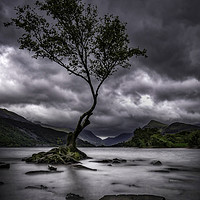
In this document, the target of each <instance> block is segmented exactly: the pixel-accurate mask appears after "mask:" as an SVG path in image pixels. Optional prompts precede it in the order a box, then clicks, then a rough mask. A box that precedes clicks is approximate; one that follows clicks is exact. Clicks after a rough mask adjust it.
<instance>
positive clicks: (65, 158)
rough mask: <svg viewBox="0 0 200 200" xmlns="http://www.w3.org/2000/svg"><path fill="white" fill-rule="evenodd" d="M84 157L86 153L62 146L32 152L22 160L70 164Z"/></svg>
mask: <svg viewBox="0 0 200 200" xmlns="http://www.w3.org/2000/svg"><path fill="white" fill-rule="evenodd" d="M85 158H87V155H86V154H85V153H83V152H81V151H80V150H78V149H76V150H75V151H71V150H70V148H68V147H66V146H62V147H58V148H53V149H51V150H50V151H48V152H40V153H37V154H33V155H32V156H31V157H29V158H24V159H23V161H26V162H31V163H47V164H72V163H78V160H82V159H85Z"/></svg>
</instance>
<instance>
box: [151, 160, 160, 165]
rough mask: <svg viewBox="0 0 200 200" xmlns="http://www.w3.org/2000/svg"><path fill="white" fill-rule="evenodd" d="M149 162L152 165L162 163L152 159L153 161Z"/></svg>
mask: <svg viewBox="0 0 200 200" xmlns="http://www.w3.org/2000/svg"><path fill="white" fill-rule="evenodd" d="M151 164H152V165H157V166H159V165H162V163H161V162H160V161H159V160H153V161H152V162H151Z"/></svg>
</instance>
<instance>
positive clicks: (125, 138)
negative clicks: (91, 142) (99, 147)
mask: <svg viewBox="0 0 200 200" xmlns="http://www.w3.org/2000/svg"><path fill="white" fill-rule="evenodd" d="M131 137H133V133H122V134H120V135H118V136H116V137H113V138H111V137H108V138H106V139H104V140H103V144H104V145H105V146H112V145H116V144H119V143H123V142H126V141H128V140H129V139H130V138H131Z"/></svg>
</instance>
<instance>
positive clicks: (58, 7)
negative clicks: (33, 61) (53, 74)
mask: <svg viewBox="0 0 200 200" xmlns="http://www.w3.org/2000/svg"><path fill="white" fill-rule="evenodd" d="M15 10H16V15H17V17H16V18H12V19H11V22H10V23H7V24H5V25H6V26H9V25H11V24H14V25H15V26H16V27H17V28H20V29H22V30H23V31H24V33H23V35H22V36H21V37H20V38H19V40H18V41H19V43H20V48H21V49H27V50H29V51H31V52H33V53H34V55H33V57H34V58H38V57H42V58H48V59H50V60H51V61H54V62H56V63H58V64H59V65H61V66H62V67H64V68H66V69H67V70H68V71H69V72H70V73H72V74H75V75H78V76H80V77H82V78H84V79H85V80H86V81H90V80H89V78H90V75H93V76H95V77H96V78H97V79H98V80H100V81H102V80H104V79H106V78H107V77H108V76H110V75H111V74H112V73H113V72H115V71H116V67H117V66H121V67H128V66H130V63H129V62H128V61H129V58H131V57H132V56H133V55H136V56H146V50H145V49H144V50H143V51H141V50H139V48H129V47H128V44H129V39H128V35H127V34H126V24H125V23H122V22H121V21H120V20H119V17H115V16H113V15H105V16H104V17H103V18H101V17H99V16H98V14H97V8H96V7H95V6H92V5H90V4H89V5H86V4H83V3H82V1H80V0H64V1H63V0H57V1H55V0H44V1H36V2H35V4H34V6H29V5H25V6H23V7H20V6H19V7H17V8H16V9H15ZM39 13H40V14H39Z"/></svg>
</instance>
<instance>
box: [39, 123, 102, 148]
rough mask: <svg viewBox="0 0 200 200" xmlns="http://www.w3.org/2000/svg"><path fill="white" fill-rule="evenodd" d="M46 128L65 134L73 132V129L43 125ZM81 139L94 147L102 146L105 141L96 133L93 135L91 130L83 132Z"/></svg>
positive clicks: (80, 135)
mask: <svg viewBox="0 0 200 200" xmlns="http://www.w3.org/2000/svg"><path fill="white" fill-rule="evenodd" d="M42 126H44V127H48V128H52V129H54V130H57V131H63V132H66V133H68V132H71V131H73V129H72V128H59V127H54V126H50V125H46V124H45V125H42ZM78 138H79V139H81V140H82V141H85V142H86V143H87V142H88V143H90V144H92V145H94V146H101V145H102V144H103V140H102V139H101V138H99V137H97V136H96V135H95V134H94V133H92V131H89V130H83V131H82V132H81V133H80V134H79V136H78Z"/></svg>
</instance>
